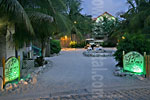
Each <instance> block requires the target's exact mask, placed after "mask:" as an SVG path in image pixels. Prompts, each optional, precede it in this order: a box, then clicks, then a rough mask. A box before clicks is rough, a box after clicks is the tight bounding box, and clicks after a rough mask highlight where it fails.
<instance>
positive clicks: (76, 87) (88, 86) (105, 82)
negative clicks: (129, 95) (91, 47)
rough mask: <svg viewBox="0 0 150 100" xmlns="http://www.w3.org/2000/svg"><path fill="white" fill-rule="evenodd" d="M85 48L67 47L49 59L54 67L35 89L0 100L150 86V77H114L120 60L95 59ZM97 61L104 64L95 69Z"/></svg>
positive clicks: (82, 93) (44, 74) (30, 99)
mask: <svg viewBox="0 0 150 100" xmlns="http://www.w3.org/2000/svg"><path fill="white" fill-rule="evenodd" d="M83 51H84V50H83V49H81V50H63V51H62V52H61V55H60V56H55V57H50V58H46V59H48V60H51V61H53V67H52V68H49V69H48V70H47V71H46V72H45V73H43V74H42V75H40V76H39V77H38V83H37V85H36V86H35V87H34V88H32V89H30V90H29V91H28V92H26V93H24V94H19V95H17V94H14V95H11V96H7V97H0V100H9V99H10V100H17V99H19V100H20V99H25V100H28V99H29V100H32V99H33V98H43V99H44V98H45V99H44V100H46V98H50V97H53V96H62V95H73V94H76V95H77V94H78V95H84V94H91V93H92V90H94V89H101V90H103V91H119V90H122V89H123V90H128V89H135V88H136V89H137V88H138V90H142V89H143V88H144V89H146V88H150V87H149V85H150V81H148V80H144V81H141V80H140V79H138V78H137V77H131V76H126V77H117V76H114V75H113V71H114V69H115V65H116V61H115V60H114V58H113V57H97V58H94V59H92V58H91V57H85V56H83V54H82V53H83ZM95 64H99V66H100V67H99V68H98V69H94V68H95V67H94V65H95ZM94 75H99V76H101V78H102V79H101V80H92V77H93V76H94ZM96 82H97V83H96ZM98 86H99V87H98ZM139 88H141V89H139ZM125 92H127V91H125ZM83 97H84V96H83ZM12 98H13V99H12ZM43 99H41V100H43ZM47 100H49V99H47ZM58 100H59V99H58ZM62 100H73V99H62ZM76 100H80V99H76ZM81 100H82V99H81ZM83 100H92V99H83Z"/></svg>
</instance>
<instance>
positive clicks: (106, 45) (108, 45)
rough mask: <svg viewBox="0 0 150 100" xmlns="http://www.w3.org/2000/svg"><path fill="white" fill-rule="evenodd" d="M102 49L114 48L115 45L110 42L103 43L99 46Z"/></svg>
mask: <svg viewBox="0 0 150 100" xmlns="http://www.w3.org/2000/svg"><path fill="white" fill-rule="evenodd" d="M101 46H102V47H116V44H115V43H112V42H110V41H106V42H104V43H102V45H101Z"/></svg>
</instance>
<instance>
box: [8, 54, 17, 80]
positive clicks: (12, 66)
mask: <svg viewBox="0 0 150 100" xmlns="http://www.w3.org/2000/svg"><path fill="white" fill-rule="evenodd" d="M19 67H20V66H19V61H18V59H17V58H15V57H11V58H9V59H8V60H7V61H6V63H5V82H9V81H13V80H15V79H17V78H19V76H20V68H19Z"/></svg>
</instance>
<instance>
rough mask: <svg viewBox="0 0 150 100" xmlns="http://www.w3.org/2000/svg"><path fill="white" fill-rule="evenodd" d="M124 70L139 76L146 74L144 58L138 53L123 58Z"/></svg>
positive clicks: (131, 53)
mask: <svg viewBox="0 0 150 100" xmlns="http://www.w3.org/2000/svg"><path fill="white" fill-rule="evenodd" d="M123 67H124V70H126V71H130V72H134V73H137V74H146V72H145V70H144V57H143V56H142V55H141V54H140V53H138V52H129V53H127V54H126V55H125V56H124V57H123Z"/></svg>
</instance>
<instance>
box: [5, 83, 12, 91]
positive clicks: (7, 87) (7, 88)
mask: <svg viewBox="0 0 150 100" xmlns="http://www.w3.org/2000/svg"><path fill="white" fill-rule="evenodd" d="M12 88H13V86H12V84H11V83H8V84H6V86H5V89H6V90H11V89H12Z"/></svg>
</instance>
